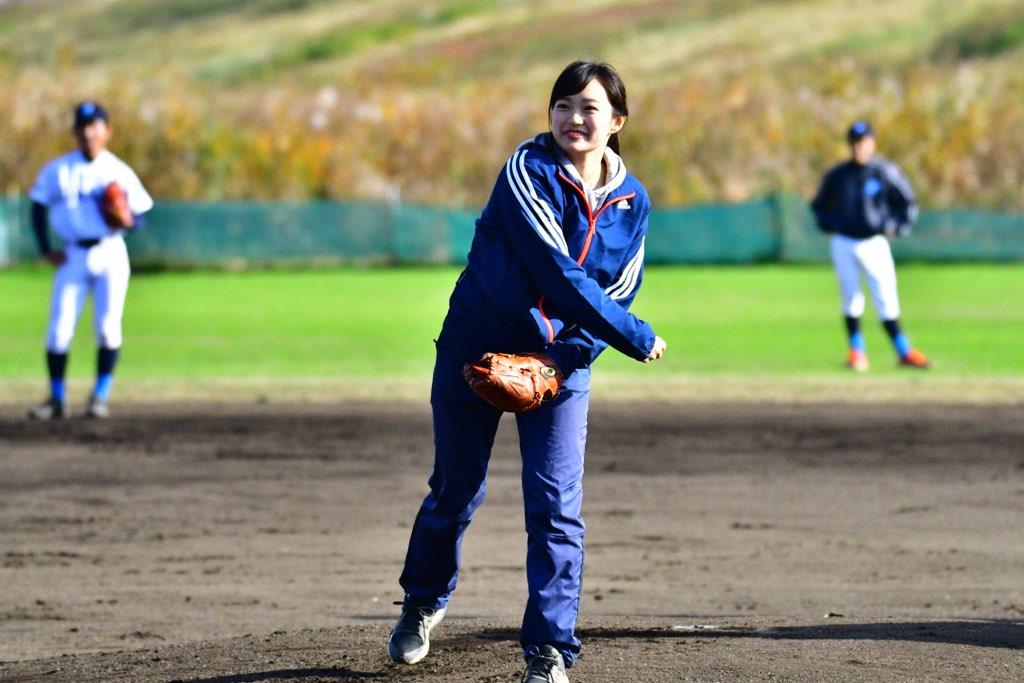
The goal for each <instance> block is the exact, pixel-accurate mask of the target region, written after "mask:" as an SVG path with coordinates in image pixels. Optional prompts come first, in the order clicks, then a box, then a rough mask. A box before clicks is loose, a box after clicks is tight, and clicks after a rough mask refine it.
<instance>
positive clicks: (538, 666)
mask: <svg viewBox="0 0 1024 683" xmlns="http://www.w3.org/2000/svg"><path fill="white" fill-rule="evenodd" d="M557 666H558V659H556V658H555V657H553V656H551V655H540V654H539V655H536V656H534V657H533V658H532V659H531V660H530V665H529V666H528V667H527V669H526V671H527V673H529V674H531V675H533V674H540V675H542V676H546V677H547V680H550V679H551V670H552V669H554V668H555V667H557Z"/></svg>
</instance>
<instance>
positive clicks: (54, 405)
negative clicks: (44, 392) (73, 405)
mask: <svg viewBox="0 0 1024 683" xmlns="http://www.w3.org/2000/svg"><path fill="white" fill-rule="evenodd" d="M65 413H67V407H66V406H65V405H64V404H63V403H62V402H61V401H58V400H57V399H55V398H48V399H46V400H45V401H43V402H42V403H40V404H39V405H37V406H33V407H32V408H29V411H28V416H29V419H32V420H61V419H63V418H64V415H65Z"/></svg>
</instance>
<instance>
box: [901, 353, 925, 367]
mask: <svg viewBox="0 0 1024 683" xmlns="http://www.w3.org/2000/svg"><path fill="white" fill-rule="evenodd" d="M900 365H902V366H903V367H906V368H922V369H924V368H927V367H928V366H930V365H931V362H930V361H929V360H928V359H927V358H926V357H925V355H924V354H923V353H921V352H920V351H918V350H917V349H910V350H909V351H907V353H906V354H905V355H903V356H901V357H900Z"/></svg>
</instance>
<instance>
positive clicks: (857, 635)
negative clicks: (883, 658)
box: [579, 619, 1024, 649]
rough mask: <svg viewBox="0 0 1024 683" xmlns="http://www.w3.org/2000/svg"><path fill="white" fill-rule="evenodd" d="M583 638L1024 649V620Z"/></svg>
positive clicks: (608, 633)
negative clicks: (856, 642) (889, 642)
mask: <svg viewBox="0 0 1024 683" xmlns="http://www.w3.org/2000/svg"><path fill="white" fill-rule="evenodd" d="M579 636H580V638H582V639H584V640H586V639H600V638H763V639H767V640H898V641H906V642H924V643H947V644H951V645H974V646H976V647H996V648H1008V649H1024V622H1022V621H1012V620H1008V619H996V620H986V621H925V622H907V623H876V624H822V625H813V626H777V627H771V628H763V629H756V628H743V627H726V628H721V629H716V628H707V627H704V628H700V627H695V628H693V629H692V630H690V629H683V628H681V629H678V630H671V631H666V630H664V629H648V630H629V629H626V630H621V631H619V630H614V629H584V630H581V631H580V632H579Z"/></svg>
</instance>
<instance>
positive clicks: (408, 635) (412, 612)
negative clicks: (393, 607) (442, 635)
mask: <svg viewBox="0 0 1024 683" xmlns="http://www.w3.org/2000/svg"><path fill="white" fill-rule="evenodd" d="M396 604H400V605H402V616H400V617H398V621H396V622H395V627H394V628H392V629H391V635H390V636H388V657H390V658H391V661H393V662H396V663H398V664H415V663H416V662H418V661H420V660H421V659H423V658H424V657H426V656H427V652H429V651H430V632H431V631H433V630H434V627H435V626H437V625H438V624H440V623H441V620H442V619H444V613H445V608H444V607H442V608H440V609H430V608H429V607H416V606H414V605H406V604H403V603H396Z"/></svg>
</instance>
